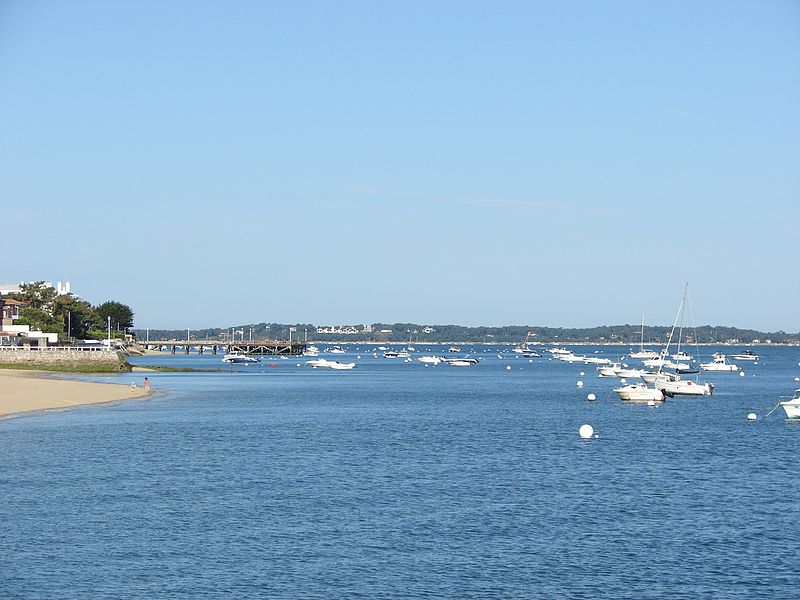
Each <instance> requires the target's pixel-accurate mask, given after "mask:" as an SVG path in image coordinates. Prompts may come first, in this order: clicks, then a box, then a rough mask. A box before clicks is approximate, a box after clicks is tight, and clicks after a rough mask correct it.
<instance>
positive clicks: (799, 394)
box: [780, 390, 800, 420]
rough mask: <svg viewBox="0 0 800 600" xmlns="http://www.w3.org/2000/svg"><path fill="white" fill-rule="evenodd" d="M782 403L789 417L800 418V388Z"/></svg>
mask: <svg viewBox="0 0 800 600" xmlns="http://www.w3.org/2000/svg"><path fill="white" fill-rule="evenodd" d="M780 404H781V406H782V407H783V410H784V412H785V413H786V418H787V419H792V420H796V419H797V420H800V390H795V391H794V396H792V398H791V399H790V400H784V401H783V402H781V403H780Z"/></svg>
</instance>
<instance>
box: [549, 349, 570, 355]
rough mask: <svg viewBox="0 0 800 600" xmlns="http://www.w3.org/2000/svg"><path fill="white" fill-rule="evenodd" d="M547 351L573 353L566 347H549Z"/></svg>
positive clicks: (551, 352)
mask: <svg viewBox="0 0 800 600" xmlns="http://www.w3.org/2000/svg"><path fill="white" fill-rule="evenodd" d="M547 351H548V352H549V353H550V354H572V351H571V350H567V349H566V348H548V349H547Z"/></svg>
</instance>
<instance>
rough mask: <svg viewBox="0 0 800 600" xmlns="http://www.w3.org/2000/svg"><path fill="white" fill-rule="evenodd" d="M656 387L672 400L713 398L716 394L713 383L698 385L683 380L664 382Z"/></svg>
mask: <svg viewBox="0 0 800 600" xmlns="http://www.w3.org/2000/svg"><path fill="white" fill-rule="evenodd" d="M656 386H657V387H658V388H659V389H660V390H661V391H662V392H664V394H666V395H667V396H668V397H670V398H672V397H674V396H711V395H712V394H713V393H714V384H713V383H696V382H694V381H690V380H685V381H684V380H682V379H678V380H676V381H662V382H659V383H657V384H656Z"/></svg>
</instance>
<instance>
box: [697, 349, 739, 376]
mask: <svg viewBox="0 0 800 600" xmlns="http://www.w3.org/2000/svg"><path fill="white" fill-rule="evenodd" d="M700 368H701V369H703V370H704V371H731V372H733V371H738V370H739V367H737V366H736V365H734V364H732V363H729V362H728V360H727V359H726V358H725V355H724V354H719V353H717V354H715V355H714V360H712V361H711V362H710V363H701V364H700Z"/></svg>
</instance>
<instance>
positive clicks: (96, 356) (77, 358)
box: [0, 347, 130, 372]
mask: <svg viewBox="0 0 800 600" xmlns="http://www.w3.org/2000/svg"><path fill="white" fill-rule="evenodd" d="M4 366H5V367H11V368H27V369H42V370H44V371H47V370H58V371H83V372H91V371H97V372H109V371H130V365H129V364H128V361H126V360H125V359H124V358H123V357H122V356H120V354H119V353H118V352H117V351H115V350H76V349H73V348H47V349H44V348H43V349H36V348H35V347H34V348H32V349H27V348H13V349H12V348H0V368H2V367H4Z"/></svg>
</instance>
